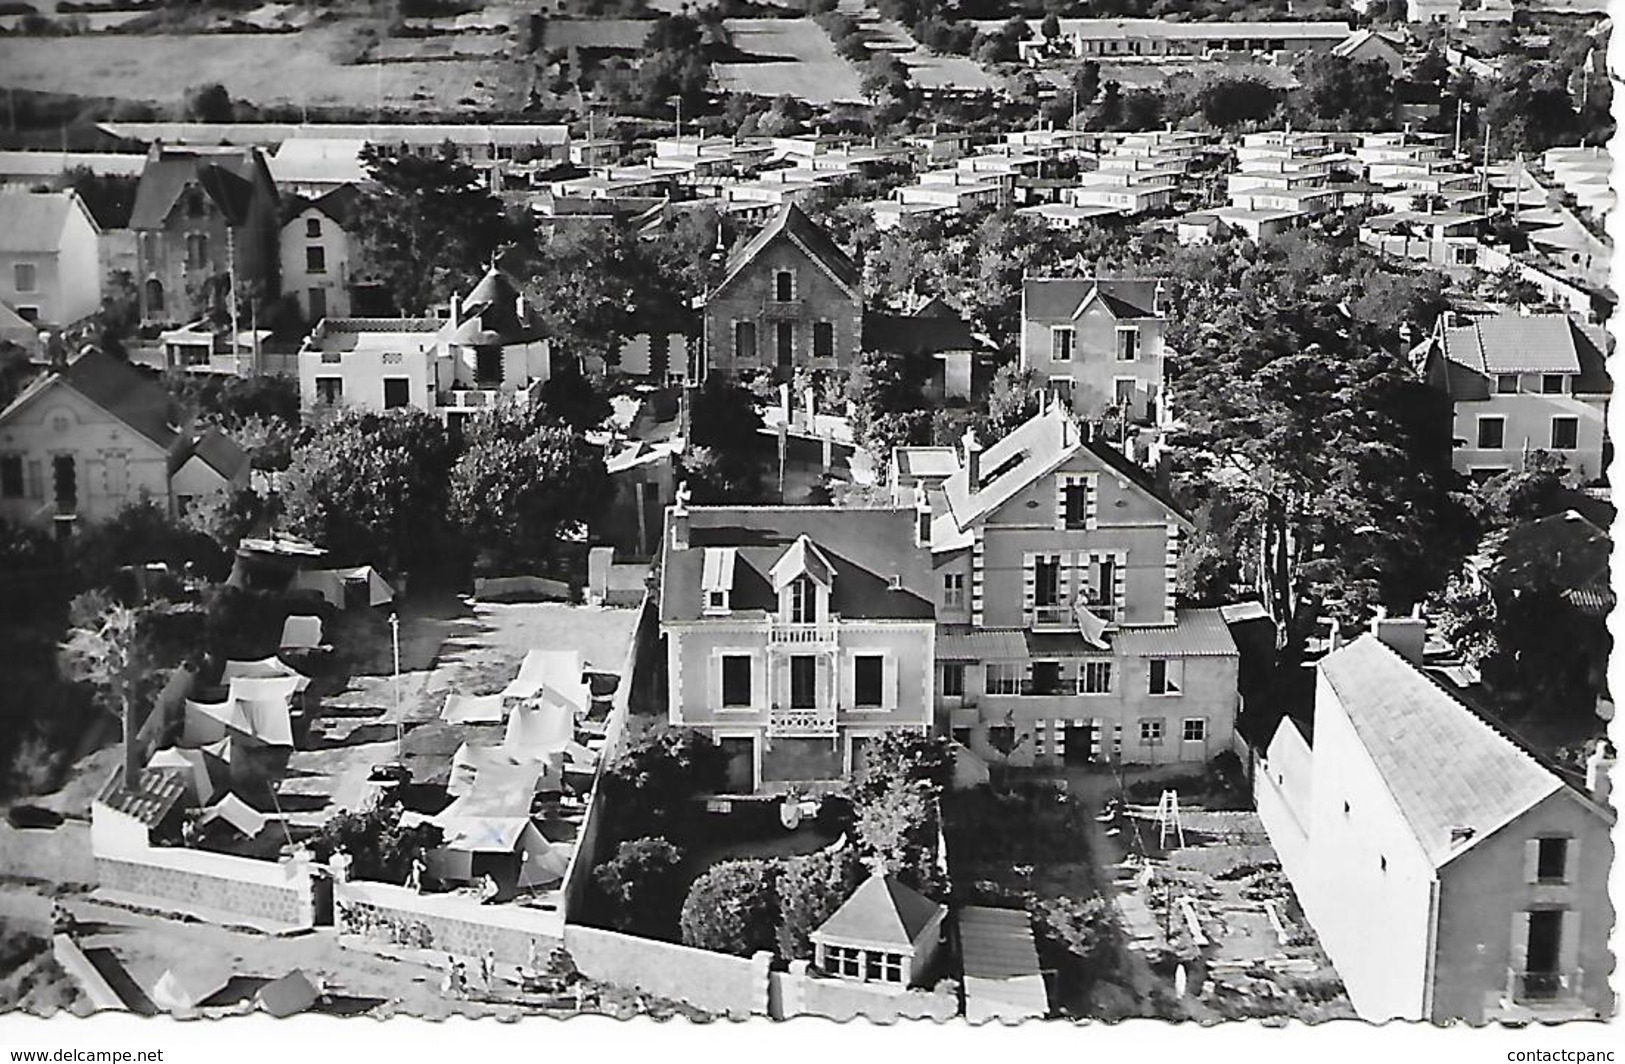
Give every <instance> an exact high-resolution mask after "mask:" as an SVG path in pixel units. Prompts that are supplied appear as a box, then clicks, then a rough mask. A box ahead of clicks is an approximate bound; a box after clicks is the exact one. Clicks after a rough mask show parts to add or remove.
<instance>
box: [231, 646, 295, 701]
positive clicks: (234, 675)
mask: <svg viewBox="0 0 1625 1064" xmlns="http://www.w3.org/2000/svg"><path fill="white" fill-rule="evenodd" d="M280 679H288V680H293V681H294V682H295V683H296V685H297V686H295V687H294V692H295V693H296V694H297V693H298V692H300V691H303V690H304V689H305V688H307V687H309V686H310V677H308V676H306V675H305V674H304V673H302V672H300V671H299V670H298V669H296V668H294V667H293V666H292V665H289V664H288V663H287V662H285V661H283V660H282V659H281V658H279V657H277V656H276V655H274V654H273V655H272V656H271V657H268V658H261V659H260V660H258V661H228V662H226V667H225V669H224V670H223V671H222V672H221V673H220V682H221V683H225V684H230V683H232V682H233V681H235V680H280ZM239 697H249V696H246V695H243V696H239Z"/></svg>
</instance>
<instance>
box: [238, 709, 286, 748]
mask: <svg viewBox="0 0 1625 1064" xmlns="http://www.w3.org/2000/svg"><path fill="white" fill-rule="evenodd" d="M237 705H238V706H239V707H240V708H241V709H242V711H243V714H244V716H245V717H247V719H248V729H247V731H246V734H247V736H248V737H249V738H251V739H255V740H258V741H259V742H261V743H264V744H265V745H266V746H292V745H293V720H292V717H291V715H290V711H289V706H288V703H287V702H284V701H280V700H275V699H246V698H245V699H242V700H240V701H239V702H238V703H237Z"/></svg>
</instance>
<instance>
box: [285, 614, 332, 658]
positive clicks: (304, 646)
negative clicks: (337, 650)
mask: <svg viewBox="0 0 1625 1064" xmlns="http://www.w3.org/2000/svg"><path fill="white" fill-rule="evenodd" d="M321 645H322V619H321V618H320V617H297V616H296V617H289V618H288V619H287V620H285V621H283V622H282V642H281V644H280V646H281V649H283V650H315V649H317V648H318V647H320V646H321Z"/></svg>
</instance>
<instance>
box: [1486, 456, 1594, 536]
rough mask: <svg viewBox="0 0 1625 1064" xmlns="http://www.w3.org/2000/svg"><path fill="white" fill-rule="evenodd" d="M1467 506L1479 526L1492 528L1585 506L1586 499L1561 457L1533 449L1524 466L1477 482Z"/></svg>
mask: <svg viewBox="0 0 1625 1064" xmlns="http://www.w3.org/2000/svg"><path fill="white" fill-rule="evenodd" d="M1468 505H1469V506H1470V507H1471V508H1472V511H1473V515H1474V516H1475V517H1477V518H1478V522H1479V524H1480V526H1482V527H1483V528H1484V529H1486V530H1490V529H1497V528H1506V527H1508V526H1511V525H1516V524H1521V523H1523V522H1525V521H1538V520H1540V519H1541V518H1542V517H1550V516H1552V515H1553V514H1560V513H1563V512H1565V511H1567V510H1572V509H1576V508H1577V507H1583V506H1585V505H1586V498H1585V496H1584V494H1583V493H1582V492H1581V491H1580V490H1579V486H1578V485H1577V484H1576V483H1575V478H1574V477H1573V476H1572V475H1571V474H1570V473H1569V468H1568V465H1567V463H1565V462H1564V461H1563V458H1562V456H1560V455H1554V454H1551V453H1550V452H1548V451H1531V452H1530V454H1529V457H1528V458H1527V459H1526V460H1525V461H1524V464H1523V468H1521V469H1509V470H1507V471H1506V472H1504V473H1499V474H1497V475H1496V476H1493V477H1491V478H1490V479H1489V480H1486V481H1484V482H1483V483H1481V484H1477V485H1475V486H1474V487H1473V491H1472V495H1471V497H1470V498H1469V500H1468Z"/></svg>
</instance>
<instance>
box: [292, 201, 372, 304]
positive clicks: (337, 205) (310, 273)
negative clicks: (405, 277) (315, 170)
mask: <svg viewBox="0 0 1625 1064" xmlns="http://www.w3.org/2000/svg"><path fill="white" fill-rule="evenodd" d="M360 200H361V192H360V190H359V189H357V188H356V187H355V186H354V185H340V186H338V187H337V188H334V189H331V190H330V191H327V192H324V193H322V194H321V195H319V196H315V197H307V196H299V195H285V196H283V197H282V203H281V210H282V214H281V218H282V227H281V233H280V237H279V244H278V246H279V249H280V251H279V258H280V264H281V265H280V268H281V274H282V291H284V292H286V293H287V294H288V295H291V296H293V297H294V299H296V300H297V301H298V303H299V310H300V312H301V313H302V314H304V316H305V320H306V321H309V322H311V323H315V322H318V321H321V320H322V319H323V318H325V317H328V316H329V315H331V316H333V317H335V318H348V317H351V316H353V315H355V314H357V313H358V311H357V309H356V307H355V291H356V289H358V288H360V289H362V292H361V304H362V306H361V308H360V311H359V313H361V314H366V313H377V312H379V311H387V308H388V303H389V297H388V295H387V293H385V292H384V291H383V290H382V288H381V287H380V286H379V285H377V284H376V283H373V280H372V278H371V277H370V275H369V274H368V272H367V271H366V269H365V267H364V266H363V265H362V262H361V254H360V250H361V249H360V247H359V246H358V244H357V243H356V240H355V237H354V235H353V234H354V232H355V228H354V227H355V215H356V210H357V208H358V206H359V204H360Z"/></svg>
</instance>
